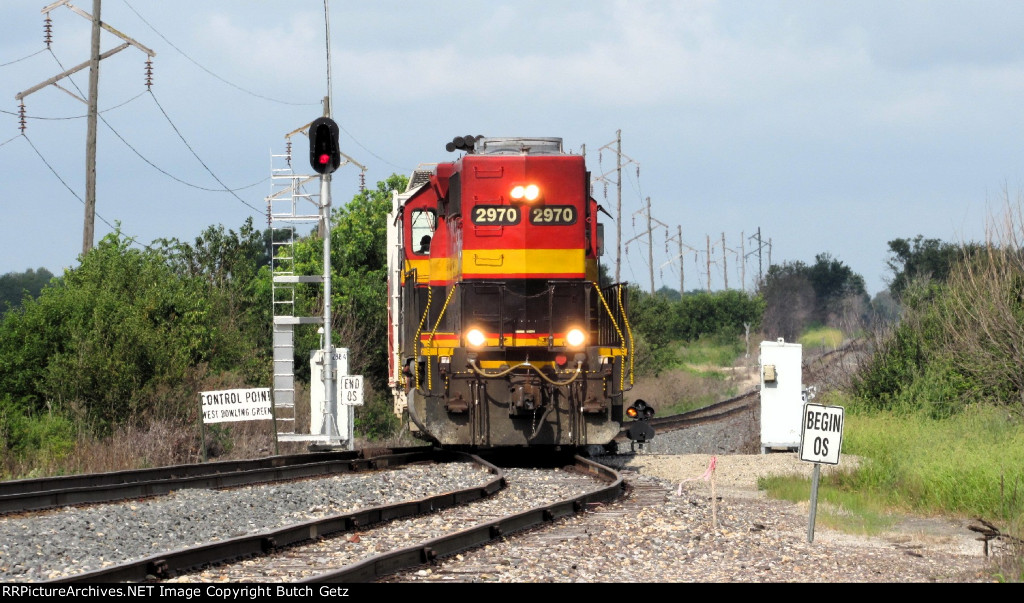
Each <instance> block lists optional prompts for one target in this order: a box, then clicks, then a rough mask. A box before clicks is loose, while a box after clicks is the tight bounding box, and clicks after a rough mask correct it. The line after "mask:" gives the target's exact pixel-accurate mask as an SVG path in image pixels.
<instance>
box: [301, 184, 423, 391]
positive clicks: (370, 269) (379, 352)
mask: <svg viewBox="0 0 1024 603" xmlns="http://www.w3.org/2000/svg"><path fill="white" fill-rule="evenodd" d="M407 182H408V178H407V177H405V176H400V175H397V174H392V175H391V176H390V177H388V178H387V179H386V180H383V181H380V182H378V183H377V187H376V188H375V189H372V190H371V189H367V190H364V191H361V192H359V193H357V194H356V195H355V196H353V198H352V200H351V201H350V202H349V203H347V204H346V205H344V206H342V207H339V208H337V209H335V210H334V216H333V218H332V221H333V227H332V228H331V280H332V285H331V298H332V300H333V304H332V308H334V312H333V313H332V321H331V322H332V329H333V330H332V341H334V342H335V344H336V345H337V347H345V348H348V350H349V370H351V371H353V374H355V373H356V372H358V373H361V374H363V375H365V376H366V377H367V378H368V379H371V380H372V382H373V384H374V386H375V387H376V388H378V389H381V390H383V389H384V387H385V385H386V381H387V346H386V345H384V342H385V341H387V339H386V337H387V276H388V275H387V218H388V212H390V211H391V195H392V191H395V190H398V191H401V190H405V186H406V183H407ZM294 257H295V263H296V264H295V265H296V272H297V273H299V274H321V273H322V272H323V241H322V240H321V239H319V238H316V237H309V238H306V239H302V240H300V241H297V242H296V244H295V256H294ZM299 291H300V299H299V300H297V307H301V308H303V309H304V311H306V312H309V313H310V314H317V313H319V312H321V311H322V310H321V308H322V306H323V299H322V294H321V291H322V290H321V288H320V287H319V286H316V285H307V286H304V287H301V288H300V289H299ZM317 339H318V336H317V335H316V334H315V333H313V332H311V331H309V332H303V333H302V335H301V339H300V341H299V342H298V343H297V345H296V349H299V348H302V349H313V348H316V347H318V341H317ZM300 360H304V361H303V364H308V358H306V359H300ZM299 366H301V365H299Z"/></svg>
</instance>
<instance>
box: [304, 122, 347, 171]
mask: <svg viewBox="0 0 1024 603" xmlns="http://www.w3.org/2000/svg"><path fill="white" fill-rule="evenodd" d="M309 164H310V165H311V166H312V167H313V171H315V172H316V173H318V174H330V173H332V172H333V171H334V170H336V169H338V166H340V165H341V146H340V145H339V144H338V124H337V123H335V121H334V120H333V119H331V118H329V117H318V118H317V119H315V120H313V123H311V124H309Z"/></svg>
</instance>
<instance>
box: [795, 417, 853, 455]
mask: <svg viewBox="0 0 1024 603" xmlns="http://www.w3.org/2000/svg"><path fill="white" fill-rule="evenodd" d="M843 412H844V409H843V407H842V406H823V405H821V404H804V420H803V427H802V429H801V434H800V460H801V461H808V462H811V463H824V464H826V465H838V464H839V449H840V448H841V447H842V444H843Z"/></svg>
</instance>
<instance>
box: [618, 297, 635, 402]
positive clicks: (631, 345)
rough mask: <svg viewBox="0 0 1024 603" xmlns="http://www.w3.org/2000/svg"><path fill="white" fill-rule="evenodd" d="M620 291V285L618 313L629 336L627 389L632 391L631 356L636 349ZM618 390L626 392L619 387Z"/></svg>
mask: <svg viewBox="0 0 1024 603" xmlns="http://www.w3.org/2000/svg"><path fill="white" fill-rule="evenodd" d="M622 289H623V287H622V286H621V285H620V286H619V287H618V293H619V312H620V313H621V314H622V322H623V324H625V326H626V333H627V334H628V335H629V354H628V355H629V389H633V356H634V352H635V350H636V348H635V347H634V346H633V327H631V326H629V315H627V314H626V309H625V307H623V305H622ZM619 389H620V390H622V391H626V390H625V388H624V387H622V386H621V385H620V386H619Z"/></svg>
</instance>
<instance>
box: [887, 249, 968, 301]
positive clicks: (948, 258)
mask: <svg viewBox="0 0 1024 603" xmlns="http://www.w3.org/2000/svg"><path fill="white" fill-rule="evenodd" d="M977 249H978V246H977V245H974V244H968V245H964V246H960V245H954V244H953V243H946V242H943V241H941V240H939V239H926V238H924V236H922V235H917V236H916V237H914V238H913V239H893V240H892V241H889V259H888V261H887V262H886V265H888V267H889V270H891V271H892V280H891V281H890V282H889V291H890V292H891V293H892V296H893V298H894V299H895V300H896V301H902V300H903V293H904V291H905V290H906V289H907V286H908V285H909V284H910V283H911V281H913V280H915V279H920V278H924V279H934V280H936V281H938V282H945V281H946V279H947V278H949V273H950V270H951V269H952V267H953V266H954V265H955V264H956V263H958V262H960V261H961V260H963V259H964V258H966V257H968V256H969V255H972V254H973V253H974V252H975V251H976V250H977Z"/></svg>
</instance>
